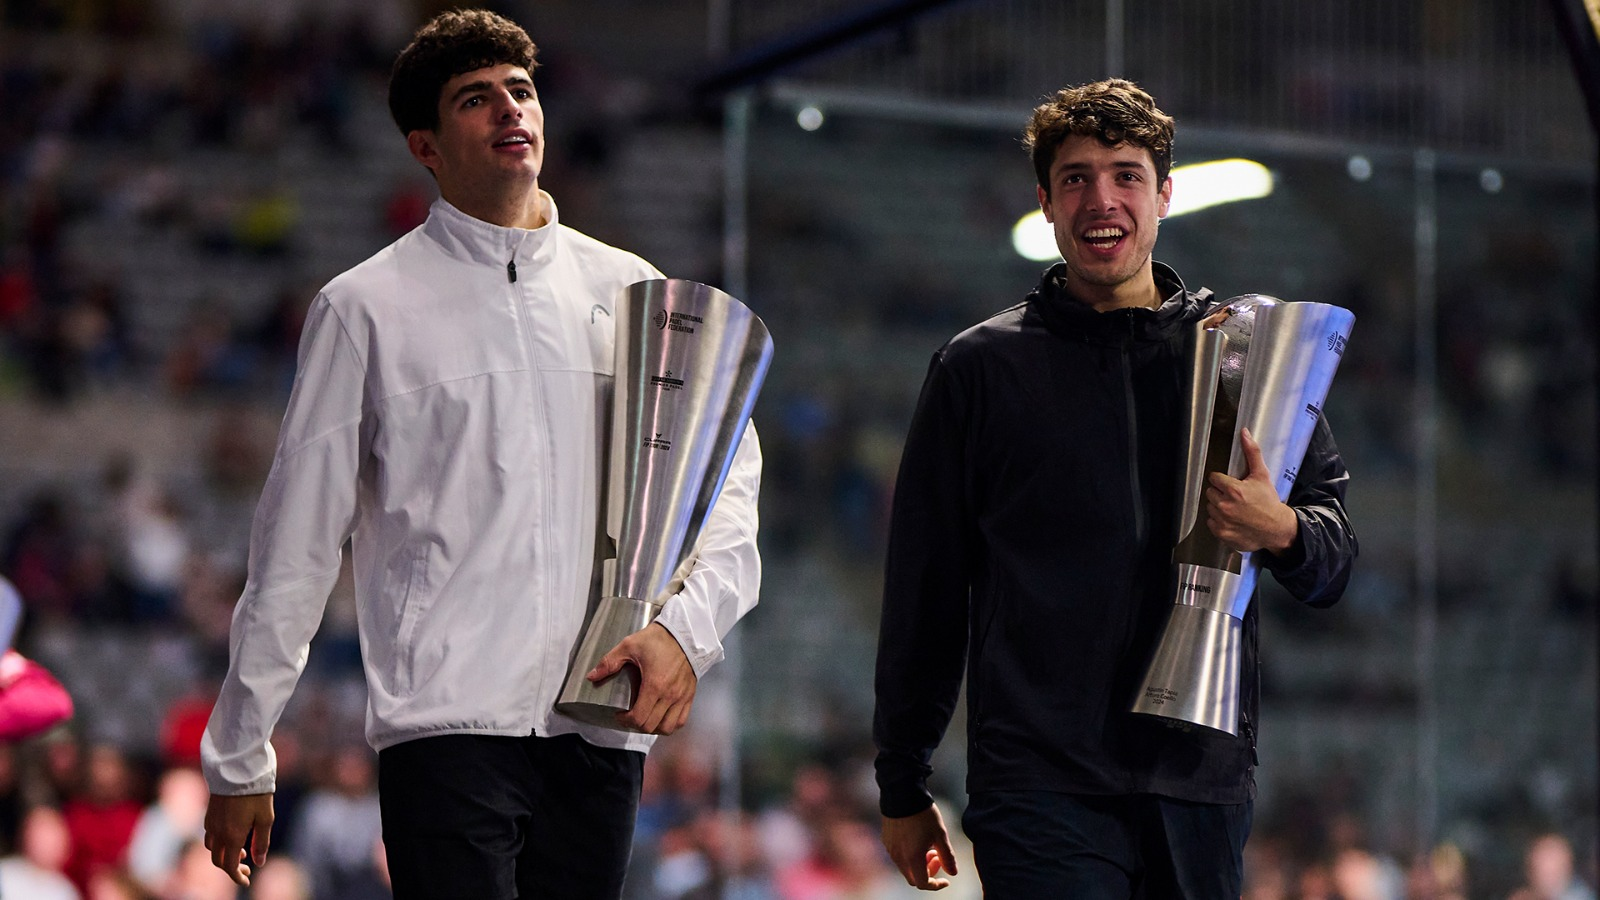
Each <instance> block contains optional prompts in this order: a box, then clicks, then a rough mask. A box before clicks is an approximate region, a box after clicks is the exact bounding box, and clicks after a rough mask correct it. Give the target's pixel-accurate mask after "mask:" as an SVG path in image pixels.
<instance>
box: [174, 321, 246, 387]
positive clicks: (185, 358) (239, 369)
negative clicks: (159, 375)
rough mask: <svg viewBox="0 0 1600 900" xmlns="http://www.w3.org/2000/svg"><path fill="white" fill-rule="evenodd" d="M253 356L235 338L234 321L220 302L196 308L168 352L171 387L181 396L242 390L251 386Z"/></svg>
mask: <svg viewBox="0 0 1600 900" xmlns="http://www.w3.org/2000/svg"><path fill="white" fill-rule="evenodd" d="M252 361H253V354H252V353H251V352H250V348H249V347H248V346H245V345H241V344H240V343H239V341H238V340H237V339H236V337H235V335H234V325H233V320H232V319H231V318H229V316H228V313H227V312H226V310H225V309H224V308H223V306H222V304H221V302H220V301H216V300H204V301H201V302H200V303H198V304H196V305H195V308H194V309H193V310H192V311H191V312H190V314H189V319H188V321H187V322H185V323H184V325H183V329H182V330H181V331H180V332H179V334H178V338H177V340H176V341H175V342H174V343H173V345H172V347H171V349H170V350H169V351H168V352H167V358H166V363H165V366H164V371H165V375H166V382H167V387H168V388H169V389H170V390H171V391H172V393H173V394H174V395H175V396H177V397H180V398H181V397H190V396H193V395H195V394H197V393H201V392H204V391H215V390H219V389H229V388H239V387H242V386H244V385H245V384H247V383H248V381H249V377H250V368H251V364H252Z"/></svg>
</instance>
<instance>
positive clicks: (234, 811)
mask: <svg viewBox="0 0 1600 900" xmlns="http://www.w3.org/2000/svg"><path fill="white" fill-rule="evenodd" d="M246 842H249V847H248V848H247V847H246V846H245V845H246ZM271 842H272V795H271V794H241V795H239V796H237V797H225V796H222V795H221V794H212V795H211V803H210V804H209V805H207V806H206V849H207V850H210V851H211V864H212V865H214V866H216V867H217V868H219V869H221V870H222V871H224V872H227V873H228V877H229V878H232V879H233V882H234V884H237V885H240V886H243V887H249V885H250V867H249V866H248V865H246V864H245V861H244V856H245V850H246V849H248V850H249V851H250V859H251V861H252V862H254V863H255V864H256V865H258V866H259V865H261V864H262V863H264V862H266V861H267V846H268V844H270V843H271Z"/></svg>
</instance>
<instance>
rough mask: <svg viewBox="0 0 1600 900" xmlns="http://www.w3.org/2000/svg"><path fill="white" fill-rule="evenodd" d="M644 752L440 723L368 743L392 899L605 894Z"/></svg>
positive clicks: (626, 832) (630, 818)
mask: <svg viewBox="0 0 1600 900" xmlns="http://www.w3.org/2000/svg"><path fill="white" fill-rule="evenodd" d="M643 776H644V754H643V753H638V752H635V751H631V750H611V749H607V748H603V747H596V746H594V745H592V744H589V743H587V742H585V741H584V740H583V739H581V738H579V737H578V736H577V735H572V734H568V735H560V736H558V737H552V738H544V737H531V736H530V737H495V736H489V735H474V734H452V735H442V736H439V737H428V738H419V739H417V740H414V741H406V742H405V743H401V744H396V745H394V746H393V747H389V748H387V749H385V750H383V751H381V752H380V753H379V754H378V802H379V805H380V807H381V809H382V813H383V843H384V848H385V852H386V853H387V856H388V860H389V876H390V879H391V880H392V882H393V884H394V896H395V900H511V898H513V897H521V898H524V900H526V898H533V897H561V898H573V900H588V898H594V900H616V898H617V897H619V896H621V894H622V880H623V876H624V875H625V874H626V872H627V868H628V855H629V853H630V852H631V850H632V847H633V825H634V820H635V818H636V817H637V814H638V810H639V789H640V785H641V783H642V781H643Z"/></svg>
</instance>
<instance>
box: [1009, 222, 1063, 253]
mask: <svg viewBox="0 0 1600 900" xmlns="http://www.w3.org/2000/svg"><path fill="white" fill-rule="evenodd" d="M1011 246H1012V247H1013V248H1015V249H1016V251H1017V255H1019V256H1021V257H1022V258H1023V259H1031V260H1033V261H1034V262H1044V261H1045V260H1047V259H1060V258H1061V251H1059V250H1057V249H1056V232H1055V229H1054V228H1051V227H1050V223H1049V222H1046V221H1045V220H1044V212H1043V211H1042V210H1037V209H1036V210H1034V211H1033V212H1031V213H1028V214H1027V215H1025V216H1023V217H1022V218H1020V219H1018V220H1017V224H1016V225H1013V226H1012V227H1011Z"/></svg>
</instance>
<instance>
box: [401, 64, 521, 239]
mask: <svg viewBox="0 0 1600 900" xmlns="http://www.w3.org/2000/svg"><path fill="white" fill-rule="evenodd" d="M406 144H407V146H408V147H409V148H410V150H411V154H412V156H414V157H416V159H417V161H418V162H420V163H422V164H423V165H424V166H427V167H428V169H429V170H430V171H432V172H433V175H434V177H435V178H436V179H438V182H439V193H440V195H441V196H443V197H444V198H445V199H446V200H448V201H450V203H451V204H453V205H454V206H456V207H457V208H458V209H461V210H462V211H463V212H466V213H468V214H470V215H474V216H477V217H478V218H481V219H484V220H485V221H490V222H495V223H496V224H500V225H520V226H522V227H531V225H529V224H527V223H525V222H523V221H502V220H503V219H505V218H506V217H507V215H508V214H509V215H511V218H513V219H520V218H521V216H519V215H516V214H515V211H516V210H517V209H518V208H519V207H525V206H529V205H530V204H531V207H532V208H535V209H536V208H537V205H538V204H537V198H538V192H539V170H540V168H541V166H543V164H544V110H543V109H542V108H541V107H540V106H539V95H538V93H537V92H536V91H535V90H534V88H533V79H532V78H531V77H529V75H528V71H527V70H526V69H524V68H522V67H521V66H514V65H510V64H501V65H496V66H488V67H486V68H482V69H474V70H473V71H471V72H466V73H463V74H461V75H457V76H455V77H454V78H451V79H450V80H449V81H447V82H445V85H444V88H443V89H442V90H440V92H439V126H438V127H437V128H434V129H417V130H415V131H412V132H411V133H409V134H408V135H407V136H406ZM508 210H509V211H510V212H509V213H508V212H507V211H508Z"/></svg>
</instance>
